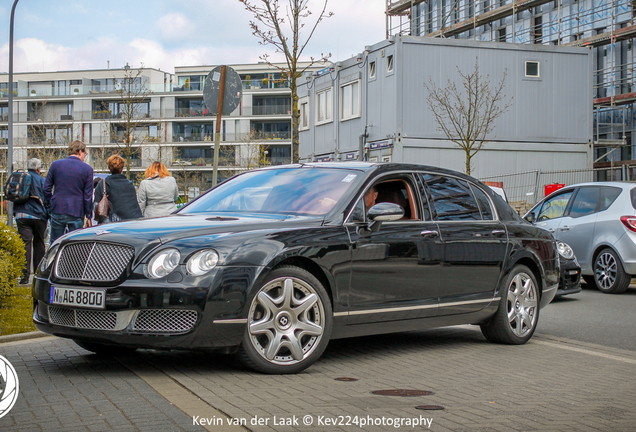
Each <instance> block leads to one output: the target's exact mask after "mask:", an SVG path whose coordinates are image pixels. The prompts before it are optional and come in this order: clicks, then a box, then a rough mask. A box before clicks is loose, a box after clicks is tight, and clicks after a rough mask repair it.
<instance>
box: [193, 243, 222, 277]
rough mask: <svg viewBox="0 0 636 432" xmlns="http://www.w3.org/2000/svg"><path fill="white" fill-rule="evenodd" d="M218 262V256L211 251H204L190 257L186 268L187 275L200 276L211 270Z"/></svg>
mask: <svg viewBox="0 0 636 432" xmlns="http://www.w3.org/2000/svg"><path fill="white" fill-rule="evenodd" d="M218 262H219V254H218V253H216V251H214V250H212V249H204V250H200V251H199V252H197V253H195V254H194V255H192V256H191V257H190V259H189V260H188V263H187V264H186V268H187V269H188V273H190V274H192V275H195V276H200V275H202V274H204V273H207V272H209V271H210V270H212V269H213V268H214V267H215V266H216V264H217V263H218Z"/></svg>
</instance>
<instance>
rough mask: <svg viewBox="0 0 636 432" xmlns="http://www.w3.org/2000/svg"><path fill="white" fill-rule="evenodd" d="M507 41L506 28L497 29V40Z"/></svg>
mask: <svg viewBox="0 0 636 432" xmlns="http://www.w3.org/2000/svg"><path fill="white" fill-rule="evenodd" d="M505 41H506V28H505V27H502V28H500V29H499V30H497V42H505Z"/></svg>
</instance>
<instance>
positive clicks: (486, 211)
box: [470, 184, 494, 220]
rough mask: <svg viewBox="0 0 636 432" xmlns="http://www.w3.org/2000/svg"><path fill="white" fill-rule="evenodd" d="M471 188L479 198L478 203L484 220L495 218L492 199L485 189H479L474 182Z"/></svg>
mask: <svg viewBox="0 0 636 432" xmlns="http://www.w3.org/2000/svg"><path fill="white" fill-rule="evenodd" d="M470 188H471V189H472V190H473V193H474V194H475V198H477V203H478V204H479V209H480V210H481V217H482V219H483V220H493V219H494V217H493V214H494V213H493V211H492V207H491V206H490V200H489V199H488V196H487V195H486V193H485V192H484V191H482V190H481V189H479V188H478V187H477V186H475V185H474V184H471V185H470Z"/></svg>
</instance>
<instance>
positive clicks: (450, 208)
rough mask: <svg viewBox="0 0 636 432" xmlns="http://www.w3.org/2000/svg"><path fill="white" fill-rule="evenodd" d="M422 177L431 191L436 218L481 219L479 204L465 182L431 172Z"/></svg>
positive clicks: (441, 219)
mask: <svg viewBox="0 0 636 432" xmlns="http://www.w3.org/2000/svg"><path fill="white" fill-rule="evenodd" d="M422 177H423V178H424V181H425V182H426V185H427V186H428V188H429V190H430V192H431V197H432V198H433V205H434V207H435V211H436V212H437V220H440V221H443V220H465V219H472V220H481V213H480V212H479V206H477V202H476V201H475V198H474V197H473V194H472V192H471V190H470V187H469V186H468V183H467V182H465V181H463V180H459V179H456V178H453V177H445V176H440V175H432V174H422Z"/></svg>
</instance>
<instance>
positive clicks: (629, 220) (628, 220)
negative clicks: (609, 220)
mask: <svg viewBox="0 0 636 432" xmlns="http://www.w3.org/2000/svg"><path fill="white" fill-rule="evenodd" d="M621 222H623V225H625V226H626V227H627V229H628V230H630V231H634V232H636V216H621Z"/></svg>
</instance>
